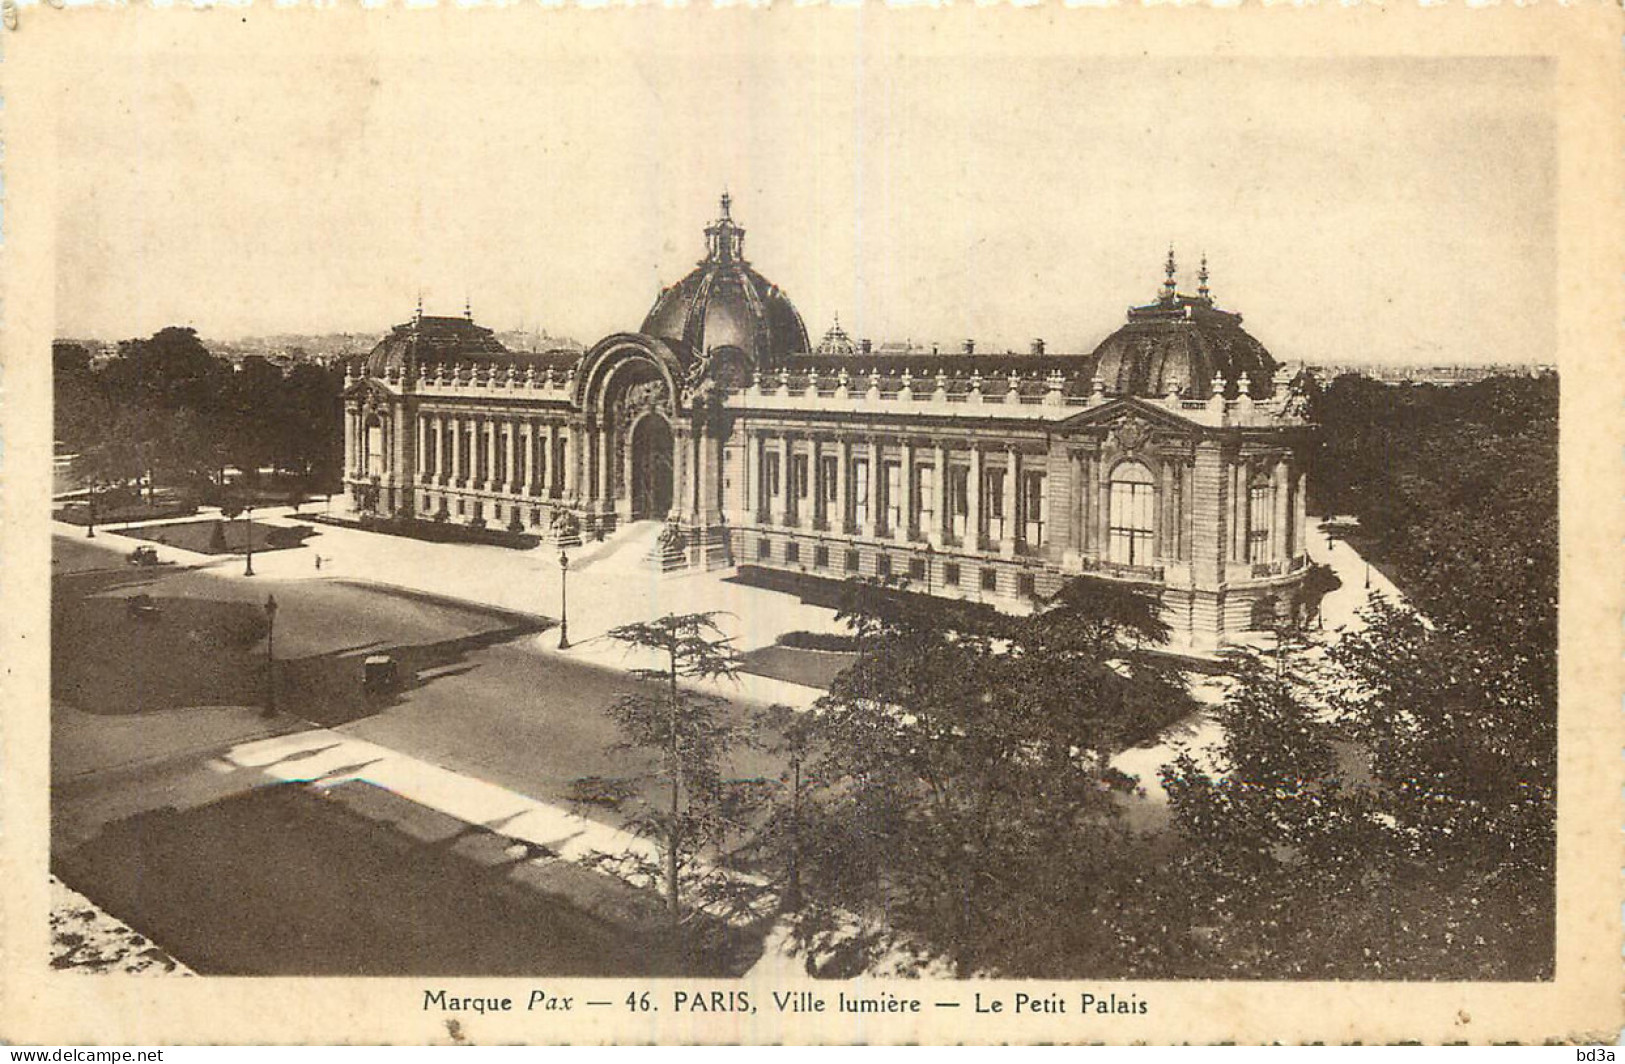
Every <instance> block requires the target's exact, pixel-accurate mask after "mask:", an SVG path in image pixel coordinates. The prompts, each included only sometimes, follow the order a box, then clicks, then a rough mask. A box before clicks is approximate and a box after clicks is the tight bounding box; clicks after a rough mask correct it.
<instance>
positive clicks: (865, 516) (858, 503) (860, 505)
mask: <svg viewBox="0 0 1625 1064" xmlns="http://www.w3.org/2000/svg"><path fill="white" fill-rule="evenodd" d="M851 479H852V484H851V488H852V523H853V524H855V525H857V526H858V527H859V528H862V527H864V526H865V525H867V524H868V523H869V463H868V462H867V461H865V460H863V459H858V460H856V461H854V462H853V463H852V478H851Z"/></svg>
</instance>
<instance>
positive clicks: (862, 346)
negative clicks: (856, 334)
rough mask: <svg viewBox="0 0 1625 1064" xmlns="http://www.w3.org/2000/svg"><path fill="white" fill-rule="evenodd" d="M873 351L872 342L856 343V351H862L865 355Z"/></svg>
mask: <svg viewBox="0 0 1625 1064" xmlns="http://www.w3.org/2000/svg"><path fill="white" fill-rule="evenodd" d="M874 349H875V343H874V341H873V340H859V341H858V350H859V351H862V352H863V353H864V354H866V355H867V354H868V353H869V352H871V351H873V350H874Z"/></svg>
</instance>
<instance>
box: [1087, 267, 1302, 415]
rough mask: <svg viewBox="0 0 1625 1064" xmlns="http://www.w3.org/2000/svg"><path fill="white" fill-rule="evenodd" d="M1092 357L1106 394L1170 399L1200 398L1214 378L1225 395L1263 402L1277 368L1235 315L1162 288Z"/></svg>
mask: <svg viewBox="0 0 1625 1064" xmlns="http://www.w3.org/2000/svg"><path fill="white" fill-rule="evenodd" d="M1204 287H1205V286H1204ZM1094 358H1095V373H1096V375H1097V376H1099V377H1100V379H1101V380H1102V381H1104V382H1105V385H1106V391H1107V392H1110V393H1116V394H1119V395H1138V396H1144V397H1146V398H1159V397H1161V396H1164V395H1167V394H1169V393H1170V392H1177V393H1178V394H1180V395H1182V396H1184V397H1185V398H1186V399H1207V398H1209V397H1210V396H1211V395H1212V393H1213V380H1214V378H1215V377H1216V376H1217V377H1222V378H1223V380H1224V384H1225V390H1226V393H1227V394H1229V395H1230V396H1232V397H1234V396H1235V395H1238V394H1239V393H1240V390H1241V389H1245V390H1246V391H1247V392H1248V393H1249V394H1250V395H1252V396H1253V398H1255V399H1262V398H1264V397H1266V396H1268V395H1269V394H1270V391H1271V389H1272V388H1273V379H1274V375H1275V365H1276V363H1275V359H1274V358H1273V357H1271V355H1270V353H1269V352H1268V351H1266V350H1265V349H1264V345H1263V344H1261V343H1259V342H1258V341H1257V340H1255V339H1253V337H1252V336H1250V335H1249V334H1248V333H1247V332H1246V330H1244V329H1243V328H1242V327H1241V315H1240V314H1232V313H1229V312H1228V311H1223V310H1218V309H1215V308H1214V306H1213V301H1212V300H1211V299H1209V298H1208V297H1207V296H1206V294H1203V295H1200V296H1187V295H1183V294H1176V293H1174V292H1173V291H1172V290H1171V289H1166V288H1165V289H1164V294H1163V297H1162V298H1161V299H1159V300H1158V301H1157V302H1155V303H1152V304H1149V305H1147V306H1143V307H1135V308H1133V309H1132V310H1130V311H1129V312H1128V324H1127V325H1124V326H1123V327H1122V328H1121V329H1118V330H1117V331H1116V332H1114V333H1112V334H1111V335H1110V336H1108V337H1106V339H1105V340H1104V341H1102V342H1101V344H1100V346H1099V347H1097V348H1095V352H1094ZM1238 381H1240V382H1243V383H1240V384H1239V385H1238V383H1237V382H1238Z"/></svg>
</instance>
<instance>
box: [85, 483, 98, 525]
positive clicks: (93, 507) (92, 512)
mask: <svg viewBox="0 0 1625 1064" xmlns="http://www.w3.org/2000/svg"><path fill="white" fill-rule="evenodd" d="M85 538H86V539H95V538H96V482H95V481H91V483H90V524H88V525H86V526H85Z"/></svg>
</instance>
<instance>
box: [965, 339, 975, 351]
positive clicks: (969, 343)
mask: <svg viewBox="0 0 1625 1064" xmlns="http://www.w3.org/2000/svg"><path fill="white" fill-rule="evenodd" d="M975 353H976V341H975V340H966V341H965V354H967V355H974V354H975Z"/></svg>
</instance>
